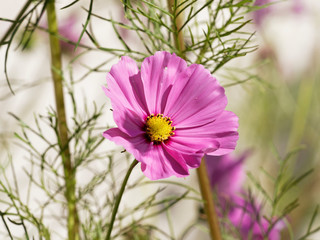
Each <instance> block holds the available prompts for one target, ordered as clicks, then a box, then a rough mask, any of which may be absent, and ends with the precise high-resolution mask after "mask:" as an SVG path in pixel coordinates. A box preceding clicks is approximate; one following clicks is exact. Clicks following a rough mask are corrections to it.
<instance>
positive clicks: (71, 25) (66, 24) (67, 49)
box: [59, 14, 80, 54]
mask: <svg viewBox="0 0 320 240" xmlns="http://www.w3.org/2000/svg"><path fill="white" fill-rule="evenodd" d="M76 26H77V17H76V15H74V14H71V15H70V16H68V18H67V19H65V20H64V21H61V23H60V25H59V34H60V35H61V36H62V37H64V38H66V39H68V40H70V41H71V42H74V43H76V42H78V39H79V37H80V32H79V31H77V29H76ZM60 45H61V48H62V52H64V53H68V54H69V53H72V52H73V50H74V47H75V45H73V44H70V43H68V42H66V41H63V40H61V41H60Z"/></svg>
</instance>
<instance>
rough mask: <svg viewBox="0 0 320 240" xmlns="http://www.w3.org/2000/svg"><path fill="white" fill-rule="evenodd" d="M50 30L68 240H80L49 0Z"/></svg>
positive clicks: (55, 31)
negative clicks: (66, 208)
mask: <svg viewBox="0 0 320 240" xmlns="http://www.w3.org/2000/svg"><path fill="white" fill-rule="evenodd" d="M46 11H47V19H48V30H49V33H50V50H51V65H52V66H51V73H52V78H53V84H54V94H55V101H56V107H57V117H58V118H57V121H58V130H59V131H58V143H59V147H60V150H61V158H62V163H63V170H64V178H65V186H66V191H65V197H66V200H67V205H68V224H67V225H68V240H79V239H80V237H79V217H78V212H77V208H76V195H75V190H76V178H75V175H76V174H75V173H76V171H75V168H74V167H73V165H72V161H71V155H70V150H69V144H68V126H67V121H66V111H65V106H64V105H65V104H64V95H63V76H62V61H61V47H60V42H59V39H58V38H57V37H56V36H58V23H57V18H56V10H55V1H54V0H48V2H47V6H46Z"/></svg>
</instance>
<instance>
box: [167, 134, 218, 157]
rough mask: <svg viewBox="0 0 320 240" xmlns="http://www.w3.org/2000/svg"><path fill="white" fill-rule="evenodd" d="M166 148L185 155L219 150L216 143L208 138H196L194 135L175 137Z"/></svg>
mask: <svg viewBox="0 0 320 240" xmlns="http://www.w3.org/2000/svg"><path fill="white" fill-rule="evenodd" d="M168 146H170V147H171V148H174V149H176V150H177V151H179V152H181V153H185V154H194V153H202V156H203V155H204V154H205V153H207V152H214V151H216V150H218V149H219V147H220V144H219V142H218V141H216V140H214V139H213V138H209V137H207V138H206V137H198V136H196V135H192V136H189V137H188V138H186V137H180V136H175V137H174V138H172V139H171V141H170V142H169V143H168Z"/></svg>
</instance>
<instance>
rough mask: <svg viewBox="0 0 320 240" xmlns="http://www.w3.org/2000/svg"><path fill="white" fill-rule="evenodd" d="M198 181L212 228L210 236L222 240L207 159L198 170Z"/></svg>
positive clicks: (203, 160) (213, 239) (214, 239)
mask: <svg viewBox="0 0 320 240" xmlns="http://www.w3.org/2000/svg"><path fill="white" fill-rule="evenodd" d="M197 174H198V180H199V185H200V190H201V195H202V199H203V200H204V210H205V213H206V215H207V221H208V224H209V228H210V234H211V239H212V240H221V239H222V238H221V233H220V227H219V221H218V216H217V212H216V209H215V206H214V202H213V198H212V192H211V186H210V181H209V178H208V172H207V168H206V162H205V159H204V158H202V161H201V164H200V167H199V168H198V169H197Z"/></svg>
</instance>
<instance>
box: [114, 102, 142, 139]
mask: <svg viewBox="0 0 320 240" xmlns="http://www.w3.org/2000/svg"><path fill="white" fill-rule="evenodd" d="M113 118H114V121H115V123H116V124H117V126H118V127H119V129H120V130H121V131H122V132H124V133H126V134H128V135H129V136H130V137H135V136H137V135H139V134H140V135H141V134H143V133H144V131H143V126H144V119H143V118H141V116H139V115H138V114H137V113H136V112H134V111H132V110H130V109H124V108H123V106H116V107H115V108H114V110H113Z"/></svg>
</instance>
